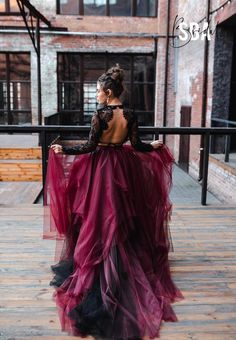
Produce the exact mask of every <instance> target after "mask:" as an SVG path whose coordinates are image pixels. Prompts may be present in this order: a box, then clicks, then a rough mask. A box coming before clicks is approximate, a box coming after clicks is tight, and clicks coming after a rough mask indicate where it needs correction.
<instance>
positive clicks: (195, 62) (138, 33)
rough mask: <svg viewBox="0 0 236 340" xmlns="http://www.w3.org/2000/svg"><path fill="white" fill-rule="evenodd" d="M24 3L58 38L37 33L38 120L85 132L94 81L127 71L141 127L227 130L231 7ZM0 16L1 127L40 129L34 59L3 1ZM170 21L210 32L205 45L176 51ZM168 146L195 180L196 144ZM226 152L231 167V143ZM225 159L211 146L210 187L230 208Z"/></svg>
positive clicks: (176, 141)
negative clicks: (53, 118)
mask: <svg viewBox="0 0 236 340" xmlns="http://www.w3.org/2000/svg"><path fill="white" fill-rule="evenodd" d="M30 3H31V4H32V5H33V6H35V8H36V9H37V10H38V11H39V12H40V13H42V14H43V15H44V16H45V17H46V18H47V19H48V20H49V21H50V23H51V25H52V27H55V28H60V29H61V30H58V29H55V30H53V29H52V30H50V29H48V28H47V27H46V26H45V25H44V24H42V27H43V28H42V30H41V73H42V114H43V117H47V116H50V115H52V114H54V113H56V112H60V114H61V117H62V121H65V122H68V121H69V122H70V123H71V124H89V121H90V117H91V114H92V112H93V111H94V109H95V107H96V102H95V91H96V79H97V77H98V76H99V75H100V74H101V73H102V72H103V71H104V70H105V69H107V68H108V67H109V66H110V65H112V64H114V63H116V62H119V63H120V64H121V66H122V67H123V68H124V69H125V71H126V79H125V86H126V92H125V94H124V97H123V100H124V102H125V104H126V105H129V106H132V107H135V110H136V112H137V113H138V117H139V123H140V125H153V124H154V125H157V126H193V127H201V126H225V123H223V122H220V121H218V120H217V119H219V118H220V119H225V120H230V121H236V108H235V105H236V104H235V99H234V98H235V96H234V94H235V86H236V85H235V80H236V79H235V78H236V75H235V74H236V65H235V63H236V62H235V60H236V53H235V48H236V47H235V46H236V44H235V27H236V0H231V1H228V2H226V1H223V0H222V1H220V0H211V1H210V0H201V1H196V0H188V1H187V0H179V1H173V0H159V1H157V0H126V1H124V0H53V1H47V0H41V1H39V0H32V1H30ZM222 5H224V7H222V8H221V6H222ZM0 11H1V13H2V15H1V17H0V19H1V22H0V113H1V118H0V120H1V124H37V123H38V112H37V111H38V97H37V58H36V53H35V51H34V48H33V45H32V42H31V40H30V38H29V35H28V33H27V31H26V29H25V26H24V23H23V20H22V17H21V16H20V15H17V13H15V12H18V6H17V5H16V1H12V0H2V1H0ZM3 14H4V15H3ZM176 15H178V18H180V17H182V18H183V21H184V22H185V23H186V24H187V25H189V24H190V23H191V22H196V23H199V26H200V27H203V26H201V25H203V24H204V22H209V23H210V28H211V30H212V32H211V35H210V40H209V41H208V40H206V39H204V40H202V39H201V37H199V39H196V40H191V41H190V42H189V43H188V44H186V45H185V46H182V47H179V48H176V46H177V45H176V44H179V43H180V39H178V37H179V35H180V31H179V30H178V29H174V28H176V27H174V22H175V18H176ZM63 28H64V29H63ZM172 34H174V35H176V36H177V38H175V40H173V39H172ZM182 43H183V42H182ZM173 44H175V46H173ZM167 143H168V145H170V147H171V148H172V150H173V151H174V155H175V159H176V162H177V163H179V164H180V166H181V167H182V168H183V169H184V170H185V171H188V172H189V173H190V174H191V175H192V176H193V177H195V178H199V176H200V177H201V172H199V165H200V149H201V146H202V144H201V139H200V137H199V136H191V137H179V136H175V137H174V136H168V137H167ZM230 148H231V155H232V157H233V152H235V149H236V141H235V139H234V138H232V140H231V146H230ZM223 151H224V137H217V138H214V140H213V139H212V141H211V153H212V154H211V156H210V167H209V170H210V172H209V187H210V188H211V190H212V191H213V192H216V193H220V195H221V197H225V199H227V200H229V201H232V200H233V201H236V196H235V193H234V191H233V190H232V187H233V186H235V184H236V173H235V168H234V166H232V164H231V162H230V163H229V164H226V163H224V162H223V161H221V158H222V157H221V154H222V153H223Z"/></svg>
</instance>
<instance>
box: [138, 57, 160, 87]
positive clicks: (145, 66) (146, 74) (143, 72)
mask: <svg viewBox="0 0 236 340" xmlns="http://www.w3.org/2000/svg"><path fill="white" fill-rule="evenodd" d="M134 81H136V82H155V62H154V58H153V57H152V56H134Z"/></svg>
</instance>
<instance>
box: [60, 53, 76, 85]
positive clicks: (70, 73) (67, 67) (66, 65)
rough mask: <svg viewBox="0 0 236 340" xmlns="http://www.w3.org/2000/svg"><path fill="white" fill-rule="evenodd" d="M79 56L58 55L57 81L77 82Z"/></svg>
mask: <svg viewBox="0 0 236 340" xmlns="http://www.w3.org/2000/svg"><path fill="white" fill-rule="evenodd" d="M79 65H80V56H79V55H78V54H65V53H62V54H58V76H59V80H70V81H71V80H74V81H79V76H80V67H79Z"/></svg>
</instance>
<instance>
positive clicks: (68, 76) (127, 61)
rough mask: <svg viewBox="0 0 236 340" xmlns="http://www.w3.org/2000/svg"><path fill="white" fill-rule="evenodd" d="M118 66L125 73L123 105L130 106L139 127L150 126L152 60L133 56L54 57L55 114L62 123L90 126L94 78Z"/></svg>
mask: <svg viewBox="0 0 236 340" xmlns="http://www.w3.org/2000/svg"><path fill="white" fill-rule="evenodd" d="M116 63H119V64H120V65H121V67H122V68H123V69H124V71H125V79H124V86H125V91H124V93H123V94H122V98H121V99H122V101H123V102H124V105H126V106H128V107H133V108H134V109H135V111H136V112H137V114H138V117H139V122H140V125H153V124H154V98H155V94H154V92H155V58H154V57H153V56H152V55H136V54H132V55H130V54H102V53H101V54H100V53H97V54H87V53H59V54H58V105H59V107H58V111H59V112H60V113H61V121H62V124H64V123H65V124H72V125H74V124H75V125H76V124H86V123H88V124H89V123H90V120H91V115H92V114H93V112H94V110H95V109H96V106H97V103H96V87H97V79H98V77H99V76H100V75H101V74H102V73H103V72H105V70H107V69H108V68H109V67H111V66H112V65H114V64H116Z"/></svg>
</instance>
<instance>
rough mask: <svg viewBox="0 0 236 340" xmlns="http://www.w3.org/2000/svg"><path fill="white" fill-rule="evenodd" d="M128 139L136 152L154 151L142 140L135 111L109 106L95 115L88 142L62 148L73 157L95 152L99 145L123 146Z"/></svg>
mask: <svg viewBox="0 0 236 340" xmlns="http://www.w3.org/2000/svg"><path fill="white" fill-rule="evenodd" d="M128 139H130V142H131V145H132V146H133V147H134V148H135V149H136V150H139V151H144V152H145V151H151V150H153V149H154V148H153V146H152V145H151V144H150V143H144V142H142V140H141V139H140V137H139V132H138V121H137V117H136V115H135V113H134V111H133V110H131V109H127V108H123V105H107V106H105V107H103V108H102V109H98V110H97V111H95V113H94V114H93V116H92V119H91V129H90V132H89V138H88V140H87V142H86V143H79V144H76V145H74V146H62V151H63V153H65V154H72V155H73V154H82V153H88V152H91V151H93V150H95V149H96V147H97V145H112V146H116V145H122V144H123V143H125V142H126V141H127V140H128Z"/></svg>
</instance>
